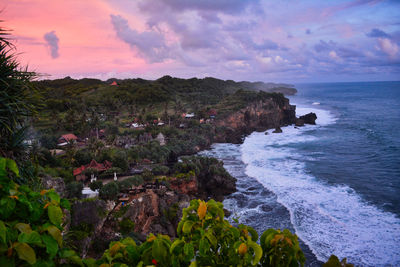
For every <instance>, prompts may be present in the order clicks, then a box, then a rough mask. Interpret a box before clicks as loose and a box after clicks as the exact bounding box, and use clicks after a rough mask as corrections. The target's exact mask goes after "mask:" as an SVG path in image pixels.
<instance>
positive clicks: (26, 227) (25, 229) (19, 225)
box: [15, 223, 32, 234]
mask: <svg viewBox="0 0 400 267" xmlns="http://www.w3.org/2000/svg"><path fill="white" fill-rule="evenodd" d="M15 228H17V229H18V230H20V231H21V233H27V234H29V233H30V232H32V228H31V226H30V225H29V224H26V223H17V224H16V225H15Z"/></svg>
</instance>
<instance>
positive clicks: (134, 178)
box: [126, 175, 144, 186]
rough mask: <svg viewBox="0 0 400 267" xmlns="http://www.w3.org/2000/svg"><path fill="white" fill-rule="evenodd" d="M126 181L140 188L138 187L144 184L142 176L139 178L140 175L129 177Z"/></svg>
mask: <svg viewBox="0 0 400 267" xmlns="http://www.w3.org/2000/svg"><path fill="white" fill-rule="evenodd" d="M126 180H128V181H129V182H130V183H131V184H132V185H134V186H138V185H141V184H143V183H144V180H143V178H142V176H139V175H135V176H132V177H129V178H127V179H126Z"/></svg>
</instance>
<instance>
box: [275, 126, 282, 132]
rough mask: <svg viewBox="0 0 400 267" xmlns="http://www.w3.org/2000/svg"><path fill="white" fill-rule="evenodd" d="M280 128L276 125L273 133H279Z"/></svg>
mask: <svg viewBox="0 0 400 267" xmlns="http://www.w3.org/2000/svg"><path fill="white" fill-rule="evenodd" d="M281 132H282V129H281V127H276V128H275V130H274V131H273V133H281Z"/></svg>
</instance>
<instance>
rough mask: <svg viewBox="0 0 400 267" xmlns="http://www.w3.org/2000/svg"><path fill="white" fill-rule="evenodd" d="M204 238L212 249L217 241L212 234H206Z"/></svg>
mask: <svg viewBox="0 0 400 267" xmlns="http://www.w3.org/2000/svg"><path fill="white" fill-rule="evenodd" d="M206 237H207V239H208V241H210V243H211V245H212V246H213V247H216V246H217V243H218V241H217V239H216V238H215V236H214V235H213V234H212V233H210V232H207V233H206Z"/></svg>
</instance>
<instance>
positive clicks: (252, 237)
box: [246, 226, 258, 242]
mask: <svg viewBox="0 0 400 267" xmlns="http://www.w3.org/2000/svg"><path fill="white" fill-rule="evenodd" d="M246 229H247V231H249V233H250V234H251V240H253V241H254V242H257V240H258V233H257V232H256V230H254V228H252V227H250V226H247V227H246Z"/></svg>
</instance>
